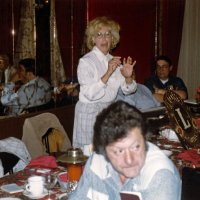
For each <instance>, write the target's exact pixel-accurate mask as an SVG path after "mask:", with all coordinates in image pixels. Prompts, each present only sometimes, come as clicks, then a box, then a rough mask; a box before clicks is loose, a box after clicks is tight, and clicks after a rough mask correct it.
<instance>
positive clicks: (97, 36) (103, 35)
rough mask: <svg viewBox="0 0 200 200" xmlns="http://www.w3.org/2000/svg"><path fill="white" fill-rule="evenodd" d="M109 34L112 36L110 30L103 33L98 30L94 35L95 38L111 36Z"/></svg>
mask: <svg viewBox="0 0 200 200" xmlns="http://www.w3.org/2000/svg"><path fill="white" fill-rule="evenodd" d="M111 36H112V34H111V32H105V33H101V32H99V33H97V34H96V35H95V37H96V38H97V39H102V38H103V37H104V38H111Z"/></svg>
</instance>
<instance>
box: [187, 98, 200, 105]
mask: <svg viewBox="0 0 200 200" xmlns="http://www.w3.org/2000/svg"><path fill="white" fill-rule="evenodd" d="M184 102H185V103H188V104H193V105H198V104H199V103H197V102H196V100H195V99H186V100H184Z"/></svg>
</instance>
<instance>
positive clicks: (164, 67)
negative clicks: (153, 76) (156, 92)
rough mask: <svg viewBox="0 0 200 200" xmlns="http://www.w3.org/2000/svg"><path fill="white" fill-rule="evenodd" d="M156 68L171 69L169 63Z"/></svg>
mask: <svg viewBox="0 0 200 200" xmlns="http://www.w3.org/2000/svg"><path fill="white" fill-rule="evenodd" d="M156 68H157V69H158V70H161V69H169V65H157V66H156Z"/></svg>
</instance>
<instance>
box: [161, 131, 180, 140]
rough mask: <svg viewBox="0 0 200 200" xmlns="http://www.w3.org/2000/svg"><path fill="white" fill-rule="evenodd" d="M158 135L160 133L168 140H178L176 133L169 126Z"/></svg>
mask: <svg viewBox="0 0 200 200" xmlns="http://www.w3.org/2000/svg"><path fill="white" fill-rule="evenodd" d="M160 135H162V136H163V137H165V138H167V139H168V140H170V141H174V142H179V139H178V137H177V135H176V133H175V132H174V131H173V130H172V129H170V128H166V129H163V130H161V131H160Z"/></svg>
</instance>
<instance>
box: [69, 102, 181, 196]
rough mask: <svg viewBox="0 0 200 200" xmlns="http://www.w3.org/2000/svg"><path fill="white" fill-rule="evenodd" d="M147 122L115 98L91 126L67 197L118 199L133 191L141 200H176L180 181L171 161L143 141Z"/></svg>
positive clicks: (138, 112) (156, 148) (133, 108)
mask: <svg viewBox="0 0 200 200" xmlns="http://www.w3.org/2000/svg"><path fill="white" fill-rule="evenodd" d="M146 134H147V124H146V123H145V120H144V119H143V117H142V115H141V113H140V111H138V110H137V109H136V108H135V107H132V106H131V105H129V104H128V103H125V102H122V101H117V102H115V103H113V104H111V105H110V106H108V108H106V109H104V110H103V111H102V112H101V113H100V114H99V115H98V116H97V118H96V122H95V125H94V138H93V148H94V149H93V150H94V153H93V154H92V155H91V156H90V158H89V159H88V161H87V163H86V166H85V168H84V171H83V175H82V177H81V179H80V181H79V183H78V187H77V189H76V190H75V191H74V192H73V193H72V194H71V196H69V198H68V200H77V199H82V200H94V199H107V200H108V199H109V200H121V197H120V192H124V191H126V192H137V193H138V194H139V195H141V197H142V200H180V196H181V180H180V176H179V173H178V171H177V169H176V167H175V165H174V164H173V163H172V161H171V160H170V159H169V158H168V157H167V156H165V154H164V153H163V152H162V151H161V150H160V149H159V148H158V147H157V146H155V145H153V144H152V143H150V142H147V141H146V140H145V135H146Z"/></svg>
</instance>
